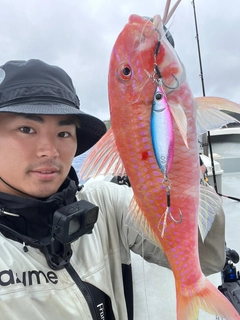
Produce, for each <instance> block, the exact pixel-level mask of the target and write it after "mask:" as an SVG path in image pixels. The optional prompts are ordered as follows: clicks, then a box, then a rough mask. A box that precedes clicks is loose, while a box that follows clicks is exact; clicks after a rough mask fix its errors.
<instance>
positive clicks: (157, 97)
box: [155, 92, 163, 101]
mask: <svg viewBox="0 0 240 320" xmlns="http://www.w3.org/2000/svg"><path fill="white" fill-rule="evenodd" d="M162 97H163V95H162V93H161V92H158V93H157V94H156V95H155V99H156V100H157V101H160V100H162Z"/></svg>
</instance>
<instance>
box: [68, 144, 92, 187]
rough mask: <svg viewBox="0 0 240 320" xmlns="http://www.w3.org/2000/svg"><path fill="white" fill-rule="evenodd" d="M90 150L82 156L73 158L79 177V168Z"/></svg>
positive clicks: (73, 164)
mask: <svg viewBox="0 0 240 320" xmlns="http://www.w3.org/2000/svg"><path fill="white" fill-rule="evenodd" d="M89 152H90V150H88V151H86V152H85V153H83V154H81V155H80V156H77V157H75V158H74V159H73V163H72V166H73V167H74V169H75V170H76V172H77V175H78V178H79V179H80V177H79V170H80V168H81V166H82V164H83V162H84V160H85V159H86V156H87V155H88V153H89ZM80 183H83V180H81V179H80Z"/></svg>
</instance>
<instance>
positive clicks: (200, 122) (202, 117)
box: [195, 97, 240, 135]
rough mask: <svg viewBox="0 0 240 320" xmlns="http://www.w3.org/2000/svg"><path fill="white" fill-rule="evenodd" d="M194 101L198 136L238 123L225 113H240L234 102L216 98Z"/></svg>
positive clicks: (201, 98)
mask: <svg viewBox="0 0 240 320" xmlns="http://www.w3.org/2000/svg"><path fill="white" fill-rule="evenodd" d="M195 101H196V103H197V118H196V122H197V133H198V135H201V134H203V133H206V132H207V131H210V130H214V129H219V128H221V127H222V126H224V125H226V124H228V123H231V122H239V121H238V120H237V119H235V118H234V117H233V116H230V115H229V114H227V113H226V112H227V111H230V112H235V113H240V105H239V104H237V103H235V102H232V101H230V100H228V99H224V98H218V97H199V98H195ZM224 111H225V112H224Z"/></svg>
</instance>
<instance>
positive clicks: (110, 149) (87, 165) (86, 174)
mask: <svg viewBox="0 0 240 320" xmlns="http://www.w3.org/2000/svg"><path fill="white" fill-rule="evenodd" d="M124 173H125V168H124V166H123V163H122V160H121V158H120V156H119V153H118V150H117V146H116V143H115V139H114V135H113V132H112V129H111V128H110V129H109V130H108V131H107V133H106V134H105V135H104V136H103V137H102V138H101V139H100V140H99V141H98V142H97V143H96V144H95V145H94V147H93V148H92V149H91V151H90V152H89V154H88V155H87V157H86V159H85V160H84V162H83V165H82V166H81V169H80V172H79V176H80V178H81V179H83V180H86V179H89V178H91V177H96V176H98V175H103V176H106V175H109V174H110V175H121V176H122V175H123V174H124Z"/></svg>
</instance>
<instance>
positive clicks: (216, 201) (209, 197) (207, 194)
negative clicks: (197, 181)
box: [198, 185, 222, 242]
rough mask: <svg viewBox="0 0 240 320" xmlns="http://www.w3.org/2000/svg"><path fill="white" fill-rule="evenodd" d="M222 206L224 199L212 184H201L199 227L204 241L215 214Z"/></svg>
mask: <svg viewBox="0 0 240 320" xmlns="http://www.w3.org/2000/svg"><path fill="white" fill-rule="evenodd" d="M221 206H222V199H221V197H220V196H219V195H218V194H217V193H216V191H215V189H214V188H213V187H211V186H210V185H207V186H205V185H200V202H199V212H198V228H199V231H200V235H201V238H202V241H203V242H204V240H205V238H206V236H207V234H208V231H209V230H210V229H211V227H212V224H213V221H214V219H215V216H216V215H217V213H218V211H219V209H220V207H221Z"/></svg>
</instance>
